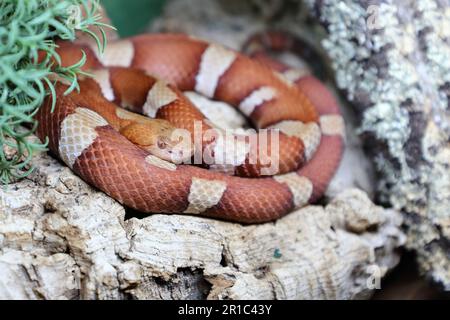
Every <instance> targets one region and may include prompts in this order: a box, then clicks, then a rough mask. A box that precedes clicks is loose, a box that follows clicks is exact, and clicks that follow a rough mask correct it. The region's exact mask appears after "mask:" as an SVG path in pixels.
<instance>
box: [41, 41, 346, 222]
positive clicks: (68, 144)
mask: <svg viewBox="0 0 450 320" xmlns="http://www.w3.org/2000/svg"><path fill="white" fill-rule="evenodd" d="M273 38H274V39H275V40H276V39H277V37H276V36H273ZM268 39H270V37H269V38H268ZM266 40H267V39H266ZM266 42H267V43H265V44H264V45H266V46H267V45H269V46H270V41H266ZM81 49H82V50H84V52H85V53H86V54H87V61H86V63H85V65H84V67H83V68H84V69H85V70H90V71H91V72H92V74H93V75H94V78H92V79H90V78H87V79H84V80H80V92H72V93H70V94H68V95H64V91H65V90H66V88H67V87H66V85H65V84H64V83H57V85H56V93H57V97H58V100H57V106H56V110H55V111H54V112H51V111H50V110H51V101H50V98H48V99H46V101H45V103H44V104H43V106H42V107H41V108H40V110H39V111H38V113H37V114H36V119H37V120H38V122H39V126H38V129H37V135H38V136H39V137H40V138H41V139H44V138H45V137H49V149H50V150H51V151H52V152H53V153H54V154H55V155H56V156H57V157H59V158H60V159H61V160H62V161H63V162H64V163H65V164H66V165H67V166H69V167H70V168H71V169H72V170H73V171H74V172H75V173H76V174H77V175H79V176H80V177H81V178H82V179H83V180H85V181H86V182H87V183H89V184H91V185H93V186H95V187H97V188H98V189H100V190H102V191H104V192H105V193H106V194H108V195H110V196H111V197H112V198H114V199H116V200H118V201H119V202H120V203H123V204H124V205H126V206H128V207H131V208H134V209H136V210H138V211H142V212H148V213H186V214H198V215H202V216H208V217H214V218H218V219H224V220H230V221H236V222H241V223H259V222H265V221H271V220H274V219H277V218H279V217H281V216H283V215H285V214H287V213H289V212H291V211H292V210H294V209H295V208H300V207H302V206H304V205H305V204H307V203H312V202H314V201H316V200H317V199H318V198H319V197H320V196H321V195H322V194H323V192H324V191H325V190H326V188H327V186H328V184H329V182H330V180H331V178H332V177H333V175H334V173H335V171H336V170H337V167H338V165H339V162H340V159H341V155H342V151H343V146H344V132H345V128H344V122H343V119H342V117H341V114H340V111H339V107H338V105H337V103H336V100H335V99H334V97H333V96H332V94H331V93H330V92H329V91H328V90H327V89H326V87H325V86H324V85H323V84H322V83H321V82H320V81H319V80H317V79H316V78H315V77H313V76H312V75H310V74H305V73H304V72H303V71H302V70H294V69H290V68H289V67H287V66H285V65H283V64H281V63H278V62H275V61H273V60H270V59H265V61H263V62H264V63H261V62H258V61H257V59H252V58H249V57H247V56H245V55H243V54H241V53H239V52H236V51H233V50H231V49H228V48H225V47H222V46H220V45H218V44H211V43H208V42H205V41H202V40H199V39H195V38H192V37H189V36H186V35H179V34H146V35H140V36H136V37H132V38H127V39H120V40H117V41H114V42H112V43H110V44H108V46H107V48H106V51H105V52H104V54H103V55H100V54H98V53H97V51H96V50H95V49H94V48H93V47H91V46H88V45H83V44H77V43H68V42H62V43H61V44H60V47H59V48H58V53H59V55H60V56H61V60H62V62H63V65H71V64H73V63H75V62H77V61H78V60H79V59H80V57H81ZM278 49H283V50H285V49H289V48H278ZM260 60H261V61H262V60H264V59H260ZM267 65H270V67H271V68H272V69H271V68H269V67H268V66H267ZM273 69H274V70H275V71H274V70H273ZM161 79H163V80H161ZM188 90H191V91H196V92H198V93H200V94H202V95H204V96H206V97H208V98H210V99H214V100H219V101H224V102H226V103H228V104H230V105H232V106H234V107H236V108H237V109H238V110H239V111H240V112H241V113H242V114H244V115H245V116H246V117H247V118H248V120H249V122H251V124H252V125H253V126H254V127H255V128H258V129H263V128H269V130H268V131H267V134H269V133H272V132H277V133H278V137H279V150H278V151H279V152H278V153H277V157H276V158H275V159H276V161H277V163H279V166H278V171H277V172H276V175H268V176H265V175H262V170H263V169H264V167H265V165H264V164H262V163H261V161H260V160H259V159H257V161H256V162H250V161H249V155H250V151H251V149H252V148H256V149H258V146H259V145H258V143H259V141H257V143H256V144H255V145H254V146H253V147H252V146H249V143H248V142H249V140H248V136H244V137H243V138H242V137H240V138H242V139H241V140H239V139H238V138H239V137H238V136H234V137H233V138H232V139H234V141H235V142H236V146H243V147H242V148H239V147H237V151H236V152H237V155H238V156H237V157H234V162H233V163H231V164H230V163H227V164H226V165H217V164H215V163H212V164H209V165H201V166H193V165H186V164H175V163H173V161H172V162H170V161H167V160H168V159H167V158H168V156H169V155H170V156H172V157H174V156H175V157H177V156H178V160H186V159H188V158H190V157H191V156H192V154H188V155H186V154H183V153H180V154H178V153H176V152H174V151H173V149H172V148H171V146H170V144H171V143H172V142H173V141H172V140H170V138H167V137H169V133H172V131H173V128H182V129H186V130H188V132H190V133H191V134H192V135H193V134H194V131H193V123H194V121H197V122H198V121H199V122H200V123H201V124H202V125H203V126H204V128H203V129H214V128H213V126H212V125H211V123H209V122H208V119H206V118H205V117H204V115H203V114H202V113H201V112H200V111H198V109H197V108H196V107H195V106H194V105H193V104H192V103H191V102H190V101H189V99H187V98H186V97H185V96H184V95H183V93H182V92H183V91H188ZM118 105H119V106H123V107H125V108H126V109H128V111H127V110H125V109H122V108H119V107H118ZM135 112H137V113H141V114H143V115H146V116H149V117H152V118H155V117H156V118H158V119H161V120H148V118H147V117H144V116H142V115H138V114H136V113H135ZM149 121H150V122H151V123H149ZM155 121H156V122H155ZM155 123H156V125H155ZM203 133H204V131H202V134H203ZM155 137H156V138H155ZM165 138H167V139H166V140H164V139H165ZM238 140H239V141H238ZM201 141H202V143H204V145H206V147H208V148H209V149H210V150H212V155H213V157H214V155H215V154H217V153H219V152H220V151H223V150H222V149H223V148H224V147H223V144H220V143H219V142H218V141H219V140H218V139H217V137H213V138H204V137H203V136H202V137H201ZM239 143H240V144H239ZM162 145H163V146H162ZM219 145H220V147H219ZM155 146H157V147H158V148H155ZM255 146H256V147H255ZM161 147H162V148H161ZM201 148H202V150H204V149H205V146H203V145H202V147H201ZM220 148H222V149H220ZM270 148H271V145H270V146H269V153H270ZM165 152H169V153H170V154H169V153H165ZM177 152H178V151H177ZM236 159H237V160H236ZM266 165H267V164H266ZM230 166H231V167H230ZM230 171H231V172H230Z"/></svg>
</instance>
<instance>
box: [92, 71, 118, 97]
mask: <svg viewBox="0 0 450 320" xmlns="http://www.w3.org/2000/svg"><path fill="white" fill-rule="evenodd" d="M92 75H93V76H94V77H93V79H94V80H95V82H97V83H98V85H99V86H100V89H101V90H102V94H103V96H104V97H105V98H106V100H108V101H113V100H114V90H113V88H112V85H111V80H110V77H109V70H108V69H99V70H95V71H93V72H92Z"/></svg>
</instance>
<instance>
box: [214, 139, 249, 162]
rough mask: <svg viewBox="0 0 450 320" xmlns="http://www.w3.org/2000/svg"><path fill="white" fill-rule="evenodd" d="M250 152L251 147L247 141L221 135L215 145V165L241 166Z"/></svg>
mask: <svg viewBox="0 0 450 320" xmlns="http://www.w3.org/2000/svg"><path fill="white" fill-rule="evenodd" d="M249 152H250V146H249V145H248V143H246V142H245V141H243V140H239V139H237V138H236V136H234V135H232V134H226V133H225V134H224V133H220V134H219V136H218V138H217V139H216V142H215V145H214V164H218V165H232V166H240V165H241V164H243V163H244V162H245V159H246V158H247V155H248V153H249Z"/></svg>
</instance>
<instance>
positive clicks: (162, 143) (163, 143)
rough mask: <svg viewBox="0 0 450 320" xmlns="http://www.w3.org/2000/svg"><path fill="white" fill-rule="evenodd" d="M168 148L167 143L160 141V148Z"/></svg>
mask: <svg viewBox="0 0 450 320" xmlns="http://www.w3.org/2000/svg"><path fill="white" fill-rule="evenodd" d="M166 147H167V143H165V142H164V141H161V140H159V141H158V148H160V149H165V148H166Z"/></svg>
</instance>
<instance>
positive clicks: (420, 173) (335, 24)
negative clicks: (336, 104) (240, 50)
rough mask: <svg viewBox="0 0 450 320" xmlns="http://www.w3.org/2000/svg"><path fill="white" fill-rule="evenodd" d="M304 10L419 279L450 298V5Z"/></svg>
mask: <svg viewBox="0 0 450 320" xmlns="http://www.w3.org/2000/svg"><path fill="white" fill-rule="evenodd" d="M307 3H308V5H309V9H310V10H311V13H312V14H313V15H314V16H315V17H316V18H317V21H318V22H319V23H320V24H321V25H323V26H325V29H326V32H327V34H326V36H325V38H324V39H323V41H322V44H323V46H324V47H325V48H326V50H327V52H328V54H329V56H330V58H331V59H332V61H333V66H334V68H335V70H336V81H337V84H338V86H339V87H340V88H341V89H343V90H345V92H346V94H347V98H348V99H349V100H350V101H352V102H353V104H354V106H355V107H356V109H357V110H358V112H359V114H360V116H361V119H362V130H363V131H364V132H365V133H366V135H367V139H366V142H367V150H368V152H369V154H371V155H372V156H373V158H374V159H375V163H376V165H377V169H378V171H379V172H380V173H381V174H382V177H381V180H380V184H379V188H378V190H379V194H380V197H381V200H382V201H384V202H386V203H389V204H391V205H392V206H393V207H394V208H396V209H398V210H402V211H403V212H404V213H405V219H406V221H405V224H406V230H407V234H408V242H407V246H408V247H409V248H410V249H413V250H415V251H416V252H417V257H418V262H419V265H420V267H421V270H422V271H423V272H425V273H426V274H427V275H428V276H430V277H431V278H432V279H433V280H434V281H436V282H438V283H440V284H442V285H443V287H444V288H445V289H446V290H450V247H449V243H450V242H449V240H450V144H449V141H450V95H449V90H448V88H449V87H450V59H449V58H448V57H450V2H449V1H446V0H442V1H441V0H419V1H412V0H411V1H365V0H364V1H363V0H359V1H357V0H354V1H345V2H336V1H327V0H325V1H307ZM369 5H374V6H375V7H372V9H369V10H367V8H368V6H369Z"/></svg>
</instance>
